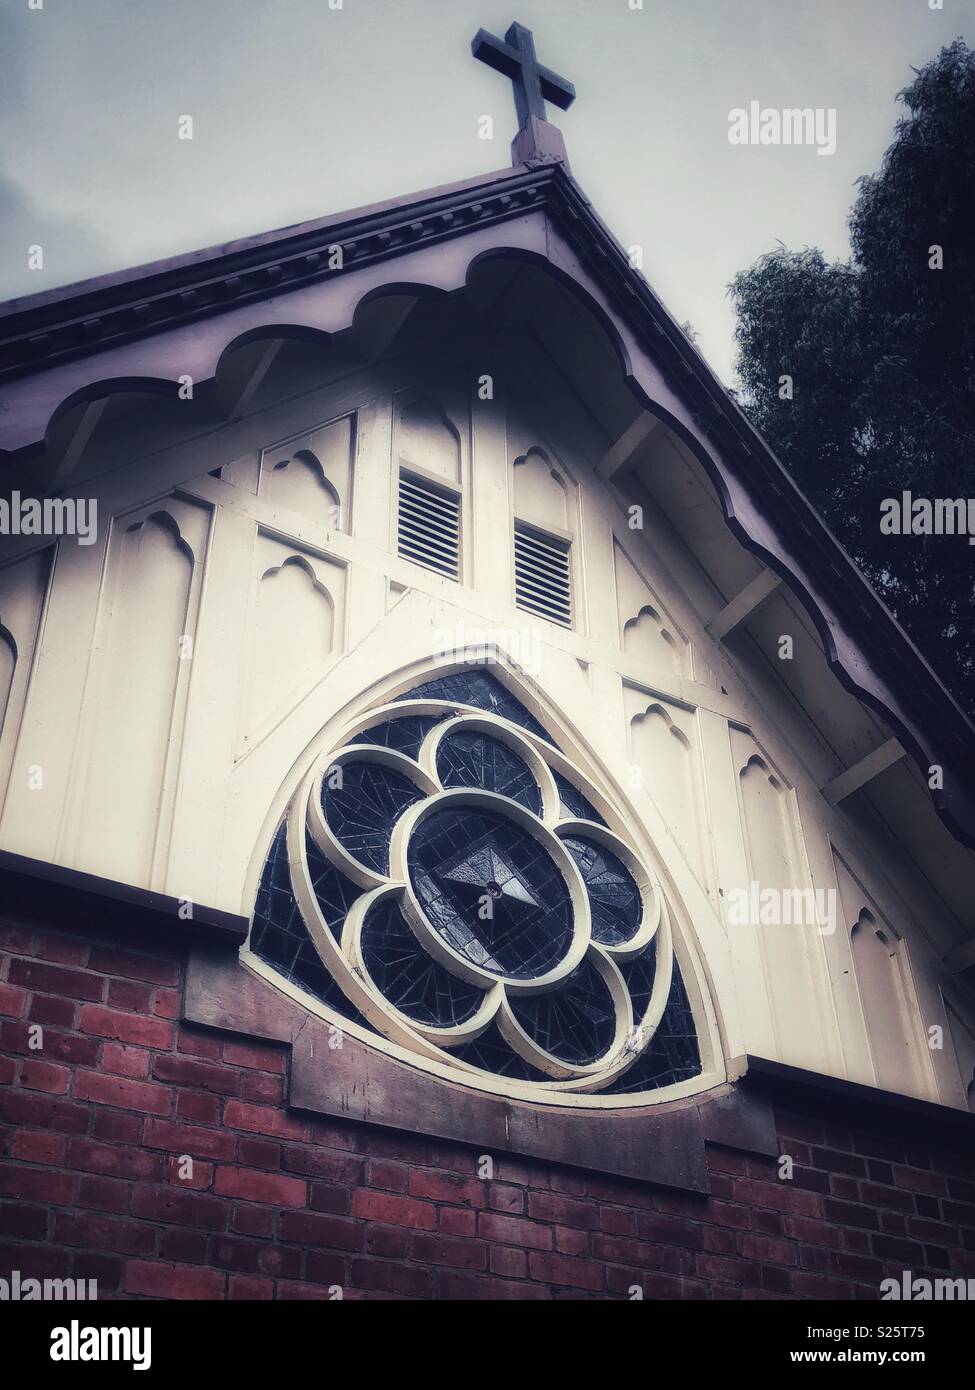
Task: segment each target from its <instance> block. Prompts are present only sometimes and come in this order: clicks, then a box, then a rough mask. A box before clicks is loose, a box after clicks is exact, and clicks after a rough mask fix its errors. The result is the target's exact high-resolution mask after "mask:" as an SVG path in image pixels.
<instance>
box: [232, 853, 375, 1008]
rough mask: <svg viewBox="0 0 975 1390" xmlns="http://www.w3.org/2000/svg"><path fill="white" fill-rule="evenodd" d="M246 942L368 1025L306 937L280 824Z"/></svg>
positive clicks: (326, 1000)
mask: <svg viewBox="0 0 975 1390" xmlns="http://www.w3.org/2000/svg"><path fill="white" fill-rule="evenodd" d="M250 948H251V950H252V951H253V952H254V954H255V955H256V956H259V957H260V958H261V960H263V961H266V962H267V964H268V965H272V966H274V968H275V969H276V970H277V971H279V972H280V974H281V975H283V976H284V978H285V979H286V980H289V981H290V982H291V984H293V985H297V986H299V988H301V989H303V990H306V991H307V992H308V993H309V994H310V995H312V996H313V997H314V998H315V999H318V1000H320V1001H321V1003H323V1004H327V1005H328V1006H329V1007H330V1008H332V1009H334V1010H335V1012H336V1013H338V1014H340V1015H341V1016H342V1017H343V1018H347V1019H351V1020H352V1021H353V1022H355V1023H360V1024H361V1025H362V1026H363V1027H364V1028H369V1029H370V1031H375V1030H373V1029H372V1027H371V1025H370V1024H369V1023H367V1022H366V1020H365V1019H364V1018H363V1017H362V1015H361V1014H360V1013H359V1011H358V1009H356V1007H355V1005H353V1004H351V1003H350V1002H349V1001H348V999H346V997H345V995H344V994H343V992H342V990H341V989H340V988H339V986H338V985H337V984H336V983H335V981H334V980H333V979H332V977H331V975H330V974H329V973H328V971H327V970H326V969H325V967H324V965H323V964H322V962H321V960H320V958H319V955H318V952H317V951H316V950H315V948H314V946H313V945H312V943H311V938H310V937H309V935H308V929H307V927H306V926H305V923H304V919H303V918H302V916H301V911H300V909H299V907H298V904H297V902H296V901H295V896H294V893H293V892H292V891H291V872H290V868H289V865H288V843H287V834H286V831H285V827H284V826H282V827H281V828H280V830H279V831H278V833H277V835H275V837H274V842H273V844H272V845H271V849H270V852H269V854H268V857H267V862H266V863H265V865H264V873H263V874H262V876H261V886H260V887H259V888H258V890H257V899H256V901H255V904H254V922H253V925H252V927H251V937H250Z"/></svg>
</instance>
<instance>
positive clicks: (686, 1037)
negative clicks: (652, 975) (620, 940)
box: [604, 961, 701, 1096]
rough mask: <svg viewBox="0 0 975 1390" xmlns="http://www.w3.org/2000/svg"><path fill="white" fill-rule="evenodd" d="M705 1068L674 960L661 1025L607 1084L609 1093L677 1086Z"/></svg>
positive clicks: (692, 1019) (685, 992) (677, 967)
mask: <svg viewBox="0 0 975 1390" xmlns="http://www.w3.org/2000/svg"><path fill="white" fill-rule="evenodd" d="M700 1070H701V1054H700V1051H699V1049H698V1045H697V1032H696V1030H695V1027H694V1015H693V1014H692V1013H691V1006H690V1003H689V1001H688V998H687V991H686V990H685V988H684V981H683V979H682V978H681V973H680V967H679V966H678V964H677V962H676V961H674V975H673V979H672V981H671V985H670V996H669V998H668V1000H667V1007H666V1009H665V1010H664V1016H663V1018H662V1019H661V1022H660V1027H659V1028H658V1029H657V1032H656V1034H655V1035H654V1037H653V1038H652V1040H651V1041H650V1043H649V1044H648V1046H647V1048H646V1050H645V1051H644V1052H642V1053H641V1054H640V1056H639V1057H638V1058H637V1060H636V1061H635V1062H634V1063H633V1065H632V1067H630V1069H629V1071H627V1072H624V1074H623V1075H622V1076H621V1077H620V1078H619V1080H618V1081H614V1082H613V1083H612V1085H610V1086H607V1087H606V1090H605V1092H604V1094H605V1095H613V1096H615V1095H619V1096H622V1095H629V1094H632V1093H633V1092H634V1091H652V1090H657V1089H659V1088H660V1087H661V1086H675V1085H676V1084H677V1082H679V1081H687V1080H689V1079H690V1078H691V1077H692V1076H697V1075H698V1073H699V1072H700Z"/></svg>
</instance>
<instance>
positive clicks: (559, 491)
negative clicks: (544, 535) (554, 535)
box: [512, 445, 573, 531]
mask: <svg viewBox="0 0 975 1390" xmlns="http://www.w3.org/2000/svg"><path fill="white" fill-rule="evenodd" d="M569 487H570V484H569V483H568V481H567V479H566V477H565V475H564V473H563V471H562V470H561V469H559V468H558V467H556V466H555V465H554V464H553V463H552V461H551V459H550V458H549V456H548V454H547V453H546V452H545V450H544V449H541V448H539V447H538V446H537V445H535V446H533V447H532V448H530V449H529V450H528V452H527V453H525V454H522V455H521V456H520V457H518V458H516V459H515V461H514V463H513V465H512V493H513V499H514V512H515V516H516V517H518V518H519V520H521V521H532V522H534V523H535V525H536V526H541V527H543V528H544V529H546V530H552V529H554V530H556V531H571V530H573V526H572V515H571V508H570V504H569Z"/></svg>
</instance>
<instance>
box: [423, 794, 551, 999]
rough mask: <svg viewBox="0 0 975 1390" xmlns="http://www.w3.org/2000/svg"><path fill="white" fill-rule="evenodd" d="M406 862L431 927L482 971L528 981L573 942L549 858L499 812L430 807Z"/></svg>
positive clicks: (540, 973)
mask: <svg viewBox="0 0 975 1390" xmlns="http://www.w3.org/2000/svg"><path fill="white" fill-rule="evenodd" d="M408 867H409V874H410V880H411V882H412V884H413V890H414V892H415V893H416V895H417V898H418V899H419V901H420V904H421V906H422V908H423V909H424V911H425V912H426V914H427V918H428V920H429V921H430V923H431V925H432V926H433V927H434V928H435V930H436V931H438V932H439V933H440V935H441V936H442V937H443V938H444V940H445V941H447V942H449V944H450V945H451V946H452V947H453V948H454V950H455V951H458V952H460V954H461V955H463V956H466V957H467V959H468V960H470V961H472V962H473V963H474V964H475V965H478V966H480V967H481V968H482V969H484V970H488V971H491V972H492V973H493V974H497V975H507V976H509V977H511V978H514V979H521V980H528V979H533V978H535V977H536V976H538V975H544V974H546V973H547V972H548V971H549V970H552V969H554V968H555V966H556V965H558V963H559V961H560V960H562V958H563V957H564V956H565V954H566V952H567V951H568V949H569V947H570V945H571V943H572V906H571V902H570V899H569V891H568V888H567V887H566V884H565V880H564V879H563V878H562V875H561V873H560V872H559V870H558V868H557V866H556V864H555V861H554V860H553V859H552V858H551V856H550V855H549V854H548V852H547V851H546V850H545V849H544V848H543V847H542V845H540V844H539V843H538V841H537V840H535V839H534V837H533V836H531V835H529V834H528V833H527V832H526V831H525V830H523V829H521V827H520V826H517V825H515V824H514V822H513V821H510V820H508V819H507V818H506V817H504V816H500V815H497V814H495V813H493V812H484V811H480V810H475V809H473V808H465V809H464V810H454V809H452V808H444V809H443V810H442V811H434V812H432V814H431V815H429V816H427V817H425V818H424V819H423V820H421V821H420V823H419V824H418V825H417V827H416V828H415V830H414V832H413V835H412V836H411V839H410V849H409V856H408Z"/></svg>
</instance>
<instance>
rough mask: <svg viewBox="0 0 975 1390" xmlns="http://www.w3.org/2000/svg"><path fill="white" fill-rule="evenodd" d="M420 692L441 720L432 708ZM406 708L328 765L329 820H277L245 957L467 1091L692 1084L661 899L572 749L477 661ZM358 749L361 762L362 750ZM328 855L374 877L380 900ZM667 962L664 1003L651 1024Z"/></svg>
mask: <svg viewBox="0 0 975 1390" xmlns="http://www.w3.org/2000/svg"><path fill="white" fill-rule="evenodd" d="M411 700H415V701H417V702H419V701H424V702H429V701H431V700H437V701H443V702H444V704H445V709H444V711H443V713H442V714H441V715H440V716H439V717H437V716H433V715H430V714H428V713H425V712H423V711H422V707H421V708H419V709H414V710H411V709H410V706H409V701H411ZM397 703H402V704H403V705H404V708H403V713H402V715H401V716H400V715H397V716H394V717H391V718H390V717H384V718H381V719H380V721H379V722H378V723H377V724H375V725H373V726H372V728H367V729H365V730H363V731H362V732H360V733H358V734H356V735H355V737H354V738H353V739H352V741H351V743H350V744H348V745H346V746H345V749H344V751H343V750H342V749H340V748H333V749H332V750H331V751H330V752H329V753H326V754H323V755H322V757H321V759H320V762H319V765H318V766H319V767H320V768H321V770H322V776H321V783H320V784H321V802H320V814H319V813H318V811H317V810H316V811H315V814H314V815H313V814H312V811H313V809H314V808H313V807H311V806H309V805H308V803H307V798H305V799H303V797H304V793H299V794H298V795H297V796H296V797H295V799H294V801H293V802H292V804H291V806H290V807H289V810H288V821H287V822H286V825H287V824H290V826H291V832H290V837H289V834H288V832H287V829H286V825H283V826H282V827H281V828H280V829H279V831H278V832H277V834H276V835H275V838H274V841H273V843H272V846H271V849H270V852H269V854H268V858H267V861H266V863H265V866H264V871H263V874H262V877H261V883H260V887H259V889H258V893H257V899H256V902H255V910H254V920H253V927H252V932H251V938H250V949H251V951H252V952H253V953H254V954H255V955H256V956H258V957H259V958H260V959H261V960H263V961H264V962H265V964H266V965H267V966H268V967H270V968H272V969H273V970H275V971H277V972H278V973H279V974H280V975H281V976H282V977H283V979H285V980H286V981H288V982H289V984H290V985H292V986H294V987H295V988H297V989H300V990H302V991H304V992H305V993H306V994H307V995H309V996H311V998H313V999H315V1000H316V1001H318V1002H320V1003H321V1004H322V1005H324V1006H325V1007H326V1009H328V1010H331V1011H333V1012H334V1013H335V1014H336V1015H337V1016H338V1017H339V1018H340V1019H345V1020H351V1021H353V1022H355V1023H356V1024H358V1025H359V1026H360V1027H361V1028H363V1029H366V1030H368V1031H369V1032H370V1033H371V1034H372V1036H374V1037H377V1036H383V1035H384V1036H385V1037H387V1038H392V1039H394V1040H395V1041H396V1043H397V1045H398V1046H399V1047H401V1048H402V1047H406V1048H407V1049H409V1048H410V1047H411V1046H414V1050H415V1051H416V1053H417V1054H418V1061H419V1060H421V1058H429V1057H431V1056H434V1057H437V1058H439V1059H440V1060H441V1061H442V1063H443V1064H444V1065H445V1066H447V1067H448V1068H449V1067H451V1066H453V1067H454V1068H455V1070H456V1071H457V1075H458V1077H459V1078H461V1079H466V1080H467V1081H468V1082H469V1081H470V1079H471V1077H472V1076H474V1077H482V1078H484V1081H485V1083H486V1084H487V1083H489V1082H490V1078H492V1077H493V1078H496V1079H498V1082H499V1085H500V1082H501V1081H503V1082H504V1083H505V1084H507V1085H510V1086H515V1087H521V1088H525V1087H527V1088H529V1090H530V1089H531V1088H537V1087H539V1086H543V1087H544V1088H545V1095H546V1097H547V1098H549V1099H556V1098H557V1096H558V1094H559V1093H560V1090H561V1089H563V1088H565V1087H570V1088H573V1089H574V1090H575V1091H576V1093H577V1095H578V1094H580V1093H579V1087H580V1086H581V1085H584V1089H585V1094H586V1095H589V1094H592V1095H593V1096H598V1095H600V1094H603V1095H606V1096H614V1095H618V1096H630V1095H637V1094H640V1093H642V1092H649V1091H653V1090H656V1089H659V1088H661V1087H669V1086H673V1085H676V1084H678V1083H680V1082H682V1081H686V1080H688V1079H690V1078H691V1077H693V1076H696V1075H698V1074H699V1073H700V1071H701V1054H700V1048H699V1045H698V1040H697V1034H696V1030H695V1024H694V1017H693V1011H692V1008H691V1005H690V1001H689V998H688V994H687V990H686V988H685V985H684V980H683V977H682V975H681V972H680V969H679V967H678V965H677V962H676V960H675V959H674V957H673V950H672V946H671V941H670V926H669V923H670V917H669V915H668V913H667V912H666V911H665V910H661V909H660V893H661V889H660V887H659V885H656V886H654V887H652V890H651V889H648V888H647V884H648V883H649V884H654V882H655V881H654V880H653V876H652V874H651V873H650V872H649V870H648V869H647V868H646V866H645V864H644V862H643V860H642V858H641V856H640V854H639V853H638V851H637V849H636V848H634V846H633V845H632V844H631V843H630V842H629V841H628V840H625V839H623V838H621V837H620V836H618V835H616V834H615V833H614V832H611V831H610V830H609V828H608V827H607V826H606V824H605V822H604V821H603V819H602V817H601V816H600V814H599V812H598V811H597V810H596V808H595V804H594V801H593V799H592V798H591V797H590V796H589V795H587V789H590V784H589V782H588V780H587V779H586V777H585V776H584V774H583V773H582V772H580V771H578V770H577V769H573V770H571V775H568V772H567V771H565V770H563V769H565V768H566V762H565V760H564V759H563V758H561V757H559V764H560V766H559V767H558V768H556V767H555V766H553V765H552V762H553V761H554V759H555V757H556V754H555V752H554V751H553V752H552V753H551V755H549V754H548V753H547V752H546V751H545V748H544V747H543V746H542V745H540V744H538V743H533V742H532V741H531V740H528V739H526V738H525V737H524V733H523V732H521V731H528V732H530V733H532V734H534V735H536V736H538V735H540V736H542V737H543V738H544V737H546V736H545V734H544V731H543V729H542V727H541V725H540V724H539V723H538V721H537V720H536V719H535V718H534V716H532V715H531V714H530V713H529V712H528V710H527V709H526V708H525V706H524V705H523V704H522V703H521V702H520V701H519V700H518V699H517V698H516V697H515V696H514V695H513V694H512V693H511V692H510V691H509V690H508V689H507V688H506V687H505V686H503V685H502V684H501V682H500V681H498V680H497V679H496V678H495V677H494V676H493V675H491V674H490V673H489V672H487V671H485V670H483V669H481V668H472V669H470V670H467V671H458V672H453V673H452V674H451V675H449V676H445V677H442V678H438V679H436V680H431V681H427V682H425V683H423V684H422V685H420V686H418V687H416V688H415V689H413V690H411V691H409V692H407V693H405V694H403V695H401V696H400V697H398V702H397ZM465 716H469V718H467V719H465ZM444 719H450V720H451V721H452V722H451V726H450V728H449V729H446V730H443V729H441V728H440V725H441V724H442V723H443V720H444ZM487 726H493V727H496V728H497V734H495V733H494V732H493V731H492V729H491V728H489V727H487ZM366 745H370V746H371V751H370V752H369V754H368V755H366V754H365V753H364V752H359V751H356V750H361V749H364V747H365V746H366ZM548 746H549V747H551V743H550V741H549V743H548ZM339 754H341V756H338V755H339ZM539 756H541V757H542V759H543V761H547V762H549V771H550V772H551V775H552V778H553V779H554V782H555V786H556V788H557V790H558V795H559V802H560V817H561V820H562V821H563V822H564V821H566V820H573V821H587V822H589V823H590V826H591V831H589V832H588V833H587V831H586V829H585V827H578V828H572V829H569V827H565V829H564V831H563V833H562V835H561V836H559V834H558V833H557V831H558V826H557V825H554V826H553V825H552V824H551V823H550V822H548V821H546V820H545V819H544V818H543V798H542V791H541V782H540V779H539V776H536V774H535V772H534V771H533V769H537V768H538V759H539ZM406 760H409V761H406ZM411 769H412V770H411ZM336 774H337V775H336ZM544 780H545V778H544V777H542V779H541V781H542V782H543V781H544ZM461 793H462V794H461ZM486 794H487V795H486ZM411 809H412V812H413V813H412V815H411V820H410V822H409V823H408V824H407V823H403V824H401V822H402V818H403V816H404V815H405V813H406V812H407V811H410V810H411ZM316 816H317V819H316ZM322 818H324V821H325V824H326V826H327V828H328V832H329V833H328V834H324V833H323V830H322V826H321V819H322ZM398 826H399V827H400V829H399V830H398V831H397V827H398ZM394 833H395V834H396V842H397V845H398V847H399V848H398V850H397V854H396V856H395V861H396V862H395V863H391V858H390V845H391V841H392V839H393V836H394ZM289 843H290V844H291V845H292V846H294V845H296V844H300V845H302V846H303V853H304V862H303V863H301V864H299V865H297V866H296V865H292V864H291V863H290V862H289V854H288V844H289ZM335 844H337V845H339V846H341V847H342V849H343V850H345V851H346V853H347V854H348V855H350V856H351V857H352V858H353V859H354V860H355V861H356V862H357V863H358V864H359V865H361V866H363V868H365V869H368V870H370V871H371V872H372V874H373V875H375V876H376V880H375V881H376V882H378V883H380V884H381V885H382V886H381V887H380V888H379V889H378V890H377V891H376V892H373V893H372V894H371V896H370V897H369V898H364V897H363V894H364V893H365V892H366V890H365V889H364V888H362V887H361V886H360V885H359V883H358V882H354V881H353V879H352V878H350V877H349V872H350V867H351V866H349V864H348V861H347V860H344V859H343V858H342V857H341V855H339V853H338V851H337V850H336V849H335V848H334V845H335ZM299 871H300V873H301V875H302V878H303V882H304V887H303V889H302V891H301V892H300V893H298V894H296V892H295V883H296V882H297V880H296V879H295V878H294V874H295V873H296V872H299ZM397 875H399V876H397ZM355 877H356V878H359V874H358V873H356V874H355ZM363 881H368V880H367V879H363ZM309 884H310V886H311V890H312V893H311V895H310V896H309V894H308V885H309ZM641 884H642V885H643V888H642V889H641V886H640V885H641ZM650 902H652V903H653V904H654V914H653V917H652V919H650V918H648V917H646V913H647V903H650ZM306 914H311V916H309V917H308V918H307V920H306ZM309 922H312V925H313V927H314V930H313V931H310V930H309ZM661 924H662V925H661ZM637 938H639V940H638V939H637ZM648 938H649V940H648ZM640 942H646V943H647V944H645V945H643V946H642V949H638V950H637V951H636V954H635V955H634V954H633V949H634V947H638V946H639V945H640ZM329 943H331V944H329ZM319 947H320V948H321V949H320V950H319ZM326 947H327V949H326ZM662 962H663V965H662ZM667 970H669V971H670V972H671V973H670V978H671V985H670V993H669V997H668V999H667V1000H666V1006H665V1008H664V1009H663V1017H662V1019H661V1021H660V1023H659V1024H658V1025H657V1026H656V1027H655V1028H651V1027H649V1026H648V1025H647V1023H646V1022H645V1020H646V1019H647V1018H648V1017H657V1016H658V1015H659V1012H660V1010H659V1005H660V1004H661V1003H663V1000H662V999H660V998H659V997H658V995H655V994H654V990H655V988H656V989H657V990H658V994H659V990H661V989H663V988H664V981H665V980H666V979H667V978H668V976H667V973H666V972H667ZM662 971H663V972H664V973H661V972H662ZM366 998H369V999H370V1001H371V1003H370V1006H369V1009H368V1013H369V1019H370V1021H369V1022H366V1019H365V1018H364V1017H363V1015H362V1013H361V1012H360V1009H359V1005H362V1006H363V1007H365V1005H364V1003H363V1001H364V1000H365V999H366ZM627 1000H628V1002H627ZM654 1001H656V1007H653V1008H651V1005H652V1004H654ZM411 1039H412V1040H413V1042H411ZM515 1093H516V1094H522V1093H523V1092H522V1091H516V1092H515ZM539 1094H540V1093H539ZM584 1098H585V1097H583V1099H584Z"/></svg>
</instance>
